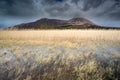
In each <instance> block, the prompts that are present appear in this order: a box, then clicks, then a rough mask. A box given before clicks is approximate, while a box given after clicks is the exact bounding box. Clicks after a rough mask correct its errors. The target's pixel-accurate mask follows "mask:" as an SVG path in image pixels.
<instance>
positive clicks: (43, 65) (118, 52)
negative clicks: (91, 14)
mask: <svg viewBox="0 0 120 80" xmlns="http://www.w3.org/2000/svg"><path fill="white" fill-rule="evenodd" d="M0 80H120V31H119V30H40V31H39V30H20V31H17V30H14V31H9V30H8V31H3V30H1V31H0Z"/></svg>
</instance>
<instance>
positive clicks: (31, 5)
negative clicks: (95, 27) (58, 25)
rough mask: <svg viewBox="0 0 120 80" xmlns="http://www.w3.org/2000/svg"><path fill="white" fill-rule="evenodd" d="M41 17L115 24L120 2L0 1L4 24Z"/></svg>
mask: <svg viewBox="0 0 120 80" xmlns="http://www.w3.org/2000/svg"><path fill="white" fill-rule="evenodd" d="M42 17H48V18H63V19H69V18H73V17H85V18H87V19H90V20H92V21H93V22H96V21H97V20H99V19H100V20H101V22H100V21H99V22H96V23H98V24H104V23H103V22H102V20H103V21H104V20H106V19H107V20H109V22H115V24H116V21H117V22H118V21H119V22H120V0H0V18H1V20H2V19H4V23H5V22H7V23H9V20H11V19H12V20H13V18H14V19H16V20H17V18H18V19H19V20H18V21H21V23H22V20H21V19H23V20H24V21H25V20H26V22H27V21H28V22H29V19H30V20H31V21H32V20H34V19H39V18H42ZM20 18H21V19H20ZM13 21H15V20H13ZM0 24H2V23H1V22H0ZM9 24H10V23H9ZM12 24H14V22H13V23H12Z"/></svg>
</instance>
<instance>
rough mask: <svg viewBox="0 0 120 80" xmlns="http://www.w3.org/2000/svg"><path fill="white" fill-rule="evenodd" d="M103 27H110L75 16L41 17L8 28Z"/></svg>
mask: <svg viewBox="0 0 120 80" xmlns="http://www.w3.org/2000/svg"><path fill="white" fill-rule="evenodd" d="M103 28H105V29H109V28H110V27H102V26H98V25H96V24H94V23H93V22H91V21H89V20H87V19H85V18H78V17H77V18H72V19H69V20H60V19H49V18H41V19H39V20H36V21H35V22H30V23H23V24H19V25H15V26H13V27H11V28H10V29H103ZM110 29H111V28H110ZM112 29H114V28H112Z"/></svg>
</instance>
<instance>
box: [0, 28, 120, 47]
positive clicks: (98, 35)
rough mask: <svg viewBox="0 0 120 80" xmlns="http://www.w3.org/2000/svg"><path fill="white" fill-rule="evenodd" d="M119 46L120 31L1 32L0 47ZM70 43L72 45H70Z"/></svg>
mask: <svg viewBox="0 0 120 80" xmlns="http://www.w3.org/2000/svg"><path fill="white" fill-rule="evenodd" d="M93 42H94V43H98V42H99V43H106V44H107V43H109V44H110V43H113V44H114V43H117V44H120V30H20V31H19V30H1V31H0V44H1V45H8V44H9V45H16V44H17V45H18V44H19V45H23V44H28V45H31V44H32V45H39V44H57V45H58V44H60V45H68V46H71V47H72V46H76V44H79V45H82V44H83V45H84V44H88V43H92V44H93ZM71 43H72V44H71Z"/></svg>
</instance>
